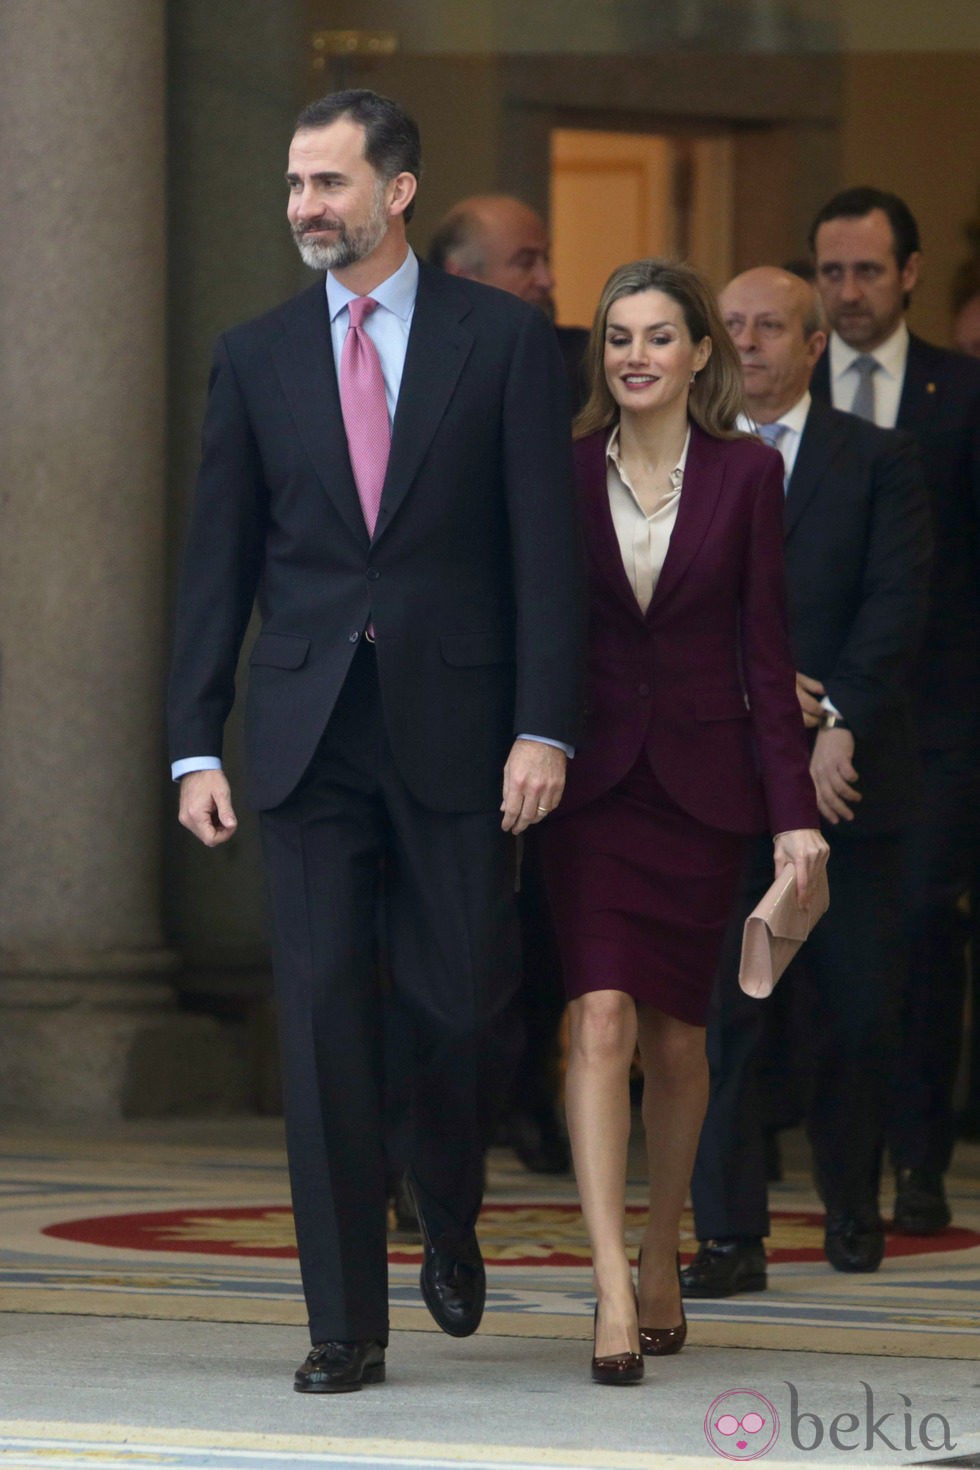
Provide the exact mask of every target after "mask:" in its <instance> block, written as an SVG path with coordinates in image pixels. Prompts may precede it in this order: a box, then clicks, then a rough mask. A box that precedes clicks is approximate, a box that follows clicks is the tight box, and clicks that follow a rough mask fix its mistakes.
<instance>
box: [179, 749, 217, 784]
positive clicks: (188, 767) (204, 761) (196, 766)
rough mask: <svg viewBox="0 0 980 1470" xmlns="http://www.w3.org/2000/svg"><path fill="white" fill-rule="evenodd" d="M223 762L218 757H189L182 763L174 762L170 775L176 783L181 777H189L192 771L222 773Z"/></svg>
mask: <svg viewBox="0 0 980 1470" xmlns="http://www.w3.org/2000/svg"><path fill="white" fill-rule="evenodd" d="M220 770H221V762H220V761H219V759H218V757H217V756H216V755H188V756H185V757H184V759H183V760H181V761H174V763H173V765H172V766H171V767H170V774H171V776H172V777H173V779H174V780H175V781H179V780H180V778H181V776H189V775H190V773H191V772H192V771H220Z"/></svg>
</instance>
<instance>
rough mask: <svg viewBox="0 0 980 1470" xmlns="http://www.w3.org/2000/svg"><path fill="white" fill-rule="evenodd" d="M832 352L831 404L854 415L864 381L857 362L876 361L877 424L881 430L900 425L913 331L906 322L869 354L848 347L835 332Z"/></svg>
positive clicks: (874, 380)
mask: <svg viewBox="0 0 980 1470" xmlns="http://www.w3.org/2000/svg"><path fill="white" fill-rule="evenodd" d="M828 352H829V359H828V367H829V370H830V401H831V403H832V404H833V405H834V407H835V408H842V409H843V410H844V412H845V413H850V412H851V410H852V408H853V407H854V395H855V394H856V393H857V390H858V382H859V381H860V380H859V377H858V374H857V371H856V370H855V368H854V361H855V359H856V358H858V357H864V356H868V357H873V358H874V359H875V361H876V362H877V364H878V371H877V372H876V373H875V375H874V377H873V378H872V379H871V381H872V383H873V384H874V395H875V423H876V424H877V425H878V427H879V429H894V427H895V425H896V423H897V422H898V404H899V399H900V398H901V396H902V384H903V383H904V382H905V364H906V362H907V361H908V355H909V329H908V327H907V326H906V325H905V322H904V321H901V322H900V323H899V324H898V326H897V327H896V329H895V331H894V332H893V333H892V334H891V336H890V337H889V338H888V339H887V340H886V341H884V342H882V344H881V346H880V347H876V348H875V350H874V352H869V353H867V354H865V353H863V352H860V351H858V350H857V349H856V348H854V347H848V345H847V343H846V342H845V341H844V339H843V337H839V336H838V335H837V333H836V332H831V334H830V347H829V348H828Z"/></svg>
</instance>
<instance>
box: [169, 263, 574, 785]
mask: <svg viewBox="0 0 980 1470" xmlns="http://www.w3.org/2000/svg"><path fill="white" fill-rule="evenodd" d="M571 487H572V479H571V455H570V436H569V414H568V407H567V395H566V390H565V381H564V374H563V371H562V365H561V361H560V358H559V354H558V350H557V345H556V342H555V334H554V330H553V328H552V327H551V325H550V323H549V322H548V321H547V319H546V317H545V316H544V315H543V314H542V313H541V312H540V311H538V310H537V309H535V308H533V307H530V306H527V305H526V304H525V303H523V302H521V301H518V300H517V298H516V297H510V296H507V295H505V294H503V293H501V292H499V291H492V290H490V289H489V288H487V287H483V286H480V285H477V284H476V283H474V282H472V281H465V280H461V279H460V278H458V277H453V276H448V275H445V274H444V273H443V272H441V271H437V270H433V269H432V268H430V267H428V266H426V265H424V264H422V265H420V273H419V287H418V296H417V299H416V305H415V313H414V316H413V320H412V327H411V332H410V336H409V342H408V350H407V355H406V359H405V367H404V374H403V378H402V383H401V389H400V393H399V398H398V404H397V409H396V413H395V420H394V424H393V428H392V444H391V455H390V459H389V463H388V471H387V478H386V480H385V485H384V490H383V494H382V500H381V508H380V514H379V518H378V523H377V527H376V530H375V534H374V537H373V539H369V537H368V533H367V529H366V527H365V524H364V519H363V515H362V513H361V508H360V504H359V501H358V496H357V489H356V486H355V483H354V478H353V474H352V471H351V467H350V460H349V456H348V451H347V440H346V436H345V433H344V427H343V420H342V417H341V409H340V398H339V392H338V385H337V375H336V371H335V367H334V361H333V352H332V346H331V340H330V327H329V321H328V313H327V304H326V293H325V290H324V286H323V283H322V282H318V283H317V284H316V285H314V286H312V287H310V288H309V289H308V290H306V291H304V292H303V293H302V294H300V295H299V296H297V297H295V298H294V299H293V300H291V301H288V302H286V303H285V304H284V305H282V306H280V307H277V308H276V309H275V310H273V311H271V312H269V313H268V314H267V315H265V316H263V317H260V318H259V319H258V320H256V321H252V322H250V323H247V324H246V325H244V326H240V327H236V328H234V329H233V330H232V331H230V332H228V333H227V334H226V335H225V336H224V337H223V338H222V339H221V340H220V341H219V343H218V346H217V350H216V354H215V361H214V367H213V370H212V375H211V386H210V394H209V401H208V409H207V414H206V419H205V425H204V436H203V455H202V463H201V470H200V475H199V479H198V485H197V491H196V496H195V502H194V509H193V512H192V516H191V522H190V529H189V534H188V542H187V550H186V554H185V560H184V568H183V575H182V579H181V585H180V592H179V597H178V618H177V631H176V639H175V654H174V665H173V674H172V678H171V693H170V745H171V752H172V758H173V759H180V758H183V757H188V756H197V755H204V754H209V755H211V754H213V755H218V754H220V752H221V738H222V729H223V726H224V722H225V719H226V717H227V714H228V711H229V709H230V707H231V704H232V700H233V697H234V672H235V665H236V659H237V655H238V651H239V647H240V644H241V641H242V639H243V637H244V632H245V628H246V624H247V622H248V619H249V615H250V611H251V608H252V605H253V601H254V600H256V599H257V602H258V608H259V611H260V614H261V619H262V625H261V631H260V633H259V634H258V637H257V639H256V641H255V644H254V647H253V648H252V651H251V658H250V677H249V689H248V699H247V706H246V719H245V749H246V764H247V771H248V793H247V794H248V797H249V799H250V801H251V802H252V804H253V805H255V806H256V807H258V808H260V809H263V808H271V807H275V806H277V805H279V804H280V803H281V802H282V801H283V800H284V799H285V798H286V797H287V796H288V795H289V794H290V792H291V791H292V790H293V789H294V788H295V786H296V784H297V782H298V781H299V780H300V778H301V777H302V775H303V773H304V771H305V770H306V768H307V766H308V765H309V762H310V760H311V758H312V756H313V753H314V751H315V750H316V747H317V744H318V742H319V740H320V737H321V735H322V733H323V730H324V728H325V726H326V723H327V720H328V719H329V717H330V714H331V711H332V709H333V707H334V703H335V701H336V698H337V695H338V693H339V691H340V688H341V686H342V684H343V682H344V679H345V677H346V674H347V671H348V668H349V667H350V663H351V660H352V658H353V656H354V653H355V650H356V648H357V645H358V643H359V641H360V639H361V636H362V634H363V630H364V628H365V627H366V626H367V624H368V622H369V620H370V621H371V622H373V625H374V629H375V633H376V638H377V645H376V646H377V667H378V679H379V683H380V689H381V697H382V701H383V707H384V710H385V714H386V721H387V729H388V734H389V738H390V742H391V748H392V753H393V756H394V759H395V762H396V764H397V766H398V769H399V771H400V773H401V775H402V777H403V779H404V780H405V781H406V783H407V784H408V786H409V788H410V789H411V790H412V792H413V794H414V795H415V796H416V797H417V798H418V799H419V800H420V801H421V802H422V803H423V804H425V805H427V806H429V807H431V808H434V809H437V810H441V811H463V810H471V811H472V810H479V809H485V808H486V807H487V806H490V807H493V806H495V805H497V804H498V803H499V800H500V782H501V771H502V765H503V762H504V760H505V759H506V754H507V750H508V748H509V746H510V742H511V741H512V739H513V737H514V735H515V733H521V732H524V733H528V734H534V735H544V736H549V737H551V738H554V739H557V740H561V741H565V742H568V743H572V744H574V742H575V740H576V737H577V733H578V731H577V716H578V713H579V707H580V697H579V693H578V677H579V676H578V665H579V663H580V635H581V628H582V621H583V614H582V599H581V580H580V560H579V540H578V529H577V525H576V520H575V510H574V503H573V501H574V497H573V494H572V488H571Z"/></svg>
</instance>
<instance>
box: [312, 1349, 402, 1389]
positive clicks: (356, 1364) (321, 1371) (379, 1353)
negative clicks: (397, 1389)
mask: <svg viewBox="0 0 980 1470" xmlns="http://www.w3.org/2000/svg"><path fill="white" fill-rule="evenodd" d="M384 1381H385V1350H384V1345H383V1343H380V1342H376V1341H375V1340H374V1339H373V1338H368V1339H367V1341H365V1342H318V1343H314V1345H313V1347H311V1348H310V1351H309V1353H308V1354H307V1358H306V1362H305V1363H304V1364H303V1366H302V1368H297V1369H296V1376H295V1378H294V1379H293V1387H294V1388H295V1390H296V1392H297V1393H354V1392H355V1390H357V1389H359V1388H360V1387H361V1386H362V1385H363V1384H365V1383H384Z"/></svg>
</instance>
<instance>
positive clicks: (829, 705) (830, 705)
mask: <svg viewBox="0 0 980 1470" xmlns="http://www.w3.org/2000/svg"><path fill="white" fill-rule="evenodd" d="M820 706H821V708H822V709H825V710H826V711H827V713H828V714H829V715H840V717H841V719H843V718H844V716H843V715H841V713H840V710H839V709H838V708H837V706H836V704H834V702H833V700H831V699H829V698H828V697H827V695H826V694H825V695H824V697H823V699H821V701H820Z"/></svg>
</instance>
